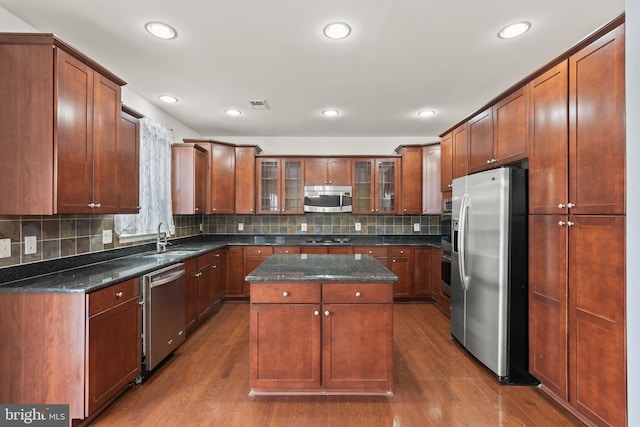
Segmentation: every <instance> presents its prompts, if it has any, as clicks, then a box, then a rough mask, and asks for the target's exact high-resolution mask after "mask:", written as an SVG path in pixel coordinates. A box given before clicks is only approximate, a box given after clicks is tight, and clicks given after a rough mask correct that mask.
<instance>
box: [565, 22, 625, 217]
mask: <svg viewBox="0 0 640 427" xmlns="http://www.w3.org/2000/svg"><path fill="white" fill-rule="evenodd" d="M624 28H625V27H624V25H621V26H619V27H617V28H616V29H614V30H612V31H611V32H609V33H607V34H606V35H605V36H603V37H601V38H600V39H598V40H597V41H595V42H593V43H592V44H591V45H589V46H588V47H587V48H585V49H583V50H581V51H580V52H578V53H577V54H575V55H573V56H571V57H570V58H569V159H570V161H569V185H570V187H569V200H568V201H569V202H570V203H573V204H574V205H575V207H573V208H572V209H571V210H570V212H571V213H572V214H624V213H625V155H626V142H625V129H626V128H625V70H624V68H625V60H624V55H625V52H624V49H625V42H624Z"/></svg>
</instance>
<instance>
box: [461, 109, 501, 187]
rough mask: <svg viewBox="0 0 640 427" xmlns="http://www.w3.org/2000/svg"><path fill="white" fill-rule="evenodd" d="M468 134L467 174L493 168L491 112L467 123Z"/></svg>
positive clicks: (490, 110) (486, 112) (487, 111)
mask: <svg viewBox="0 0 640 427" xmlns="http://www.w3.org/2000/svg"><path fill="white" fill-rule="evenodd" d="M468 132H469V173H473V172H478V171H482V170H486V169H490V168H492V167H493V164H494V163H495V161H496V159H495V158H494V156H493V110H492V109H491V108H489V109H487V110H485V111H483V112H482V113H480V114H478V115H477V116H475V117H474V118H472V119H471V120H469V123H468ZM460 176H461V175H460Z"/></svg>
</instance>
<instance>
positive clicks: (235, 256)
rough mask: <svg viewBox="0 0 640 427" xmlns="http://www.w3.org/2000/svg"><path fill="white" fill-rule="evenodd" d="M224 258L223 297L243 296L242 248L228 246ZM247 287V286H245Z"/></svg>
mask: <svg viewBox="0 0 640 427" xmlns="http://www.w3.org/2000/svg"><path fill="white" fill-rule="evenodd" d="M226 251H227V254H226V256H225V264H226V268H225V270H226V271H225V277H226V283H225V295H226V296H241V295H243V294H244V287H245V284H244V272H245V268H244V248H243V247H241V246H230V247H228V248H227V249H226ZM247 286H248V285H247Z"/></svg>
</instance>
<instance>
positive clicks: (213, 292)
mask: <svg viewBox="0 0 640 427" xmlns="http://www.w3.org/2000/svg"><path fill="white" fill-rule="evenodd" d="M224 270H225V268H224V255H223V250H222V249H218V250H215V251H212V252H208V253H206V254H203V255H200V256H198V257H195V258H191V259H188V260H186V261H185V273H186V279H185V298H184V300H185V325H186V331H187V333H189V332H190V331H191V330H193V328H195V327H196V326H197V325H198V324H199V323H200V322H201V321H202V320H203V319H204V318H206V317H207V316H208V315H209V314H211V313H212V312H213V310H215V309H216V308H218V307H219V306H220V305H221V304H222V299H223V297H224V283H223V278H224V277H225V276H224Z"/></svg>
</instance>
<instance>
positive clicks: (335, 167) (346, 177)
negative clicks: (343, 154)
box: [327, 158, 352, 185]
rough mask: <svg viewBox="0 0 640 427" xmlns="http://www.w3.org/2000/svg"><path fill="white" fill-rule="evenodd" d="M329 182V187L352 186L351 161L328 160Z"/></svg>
mask: <svg viewBox="0 0 640 427" xmlns="http://www.w3.org/2000/svg"><path fill="white" fill-rule="evenodd" d="M327 180H328V181H329V185H352V184H351V159H343V158H329V159H327Z"/></svg>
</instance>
